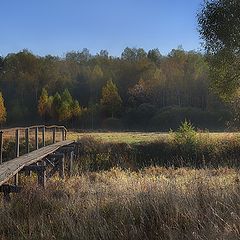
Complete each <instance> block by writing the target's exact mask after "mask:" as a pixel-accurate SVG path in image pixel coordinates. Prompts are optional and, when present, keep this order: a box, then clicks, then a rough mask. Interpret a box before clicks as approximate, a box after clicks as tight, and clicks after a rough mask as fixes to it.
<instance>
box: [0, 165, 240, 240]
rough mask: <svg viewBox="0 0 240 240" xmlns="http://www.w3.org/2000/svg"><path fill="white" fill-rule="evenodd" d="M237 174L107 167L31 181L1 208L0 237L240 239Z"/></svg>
mask: <svg viewBox="0 0 240 240" xmlns="http://www.w3.org/2000/svg"><path fill="white" fill-rule="evenodd" d="M239 177H240V175H239V173H238V172H237V171H235V170H232V169H228V168H221V169H217V170H190V169H185V168H181V169H177V170H174V169H165V168H153V167H151V168H146V169H144V170H143V171H140V172H131V171H122V170H121V169H116V168H115V169H112V170H110V171H106V172H98V173H85V174H83V175H80V176H77V177H73V178H70V179H68V180H66V181H60V180H57V179H54V180H52V181H51V182H49V184H48V188H47V189H46V190H41V189H38V188H36V186H35V185H34V184H33V183H32V184H31V185H29V184H28V185H26V186H25V190H24V191H23V192H22V193H21V194H19V195H17V196H15V197H14V198H13V200H12V202H11V204H10V205H8V206H7V207H5V208H1V211H0V223H1V224H0V237H1V239H6V240H10V239H20V240H21V239H69V240H70V239H71V240H74V239H87V240H89V239H93V240H94V239H109V240H112V239H139V240H140V239H163V240H168V239H169V240H170V239H176V240H179V239H238V238H239V237H240V236H239V228H240V225H239V223H240V221H239V220H240V209H239V201H240V198H239V196H240V190H239V189H240V188H239Z"/></svg>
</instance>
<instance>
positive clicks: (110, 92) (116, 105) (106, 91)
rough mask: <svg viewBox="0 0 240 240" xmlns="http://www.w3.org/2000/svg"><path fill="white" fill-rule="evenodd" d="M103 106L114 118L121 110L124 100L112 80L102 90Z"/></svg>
mask: <svg viewBox="0 0 240 240" xmlns="http://www.w3.org/2000/svg"><path fill="white" fill-rule="evenodd" d="M101 105H102V106H103V108H104V109H105V110H106V111H107V112H109V113H110V114H111V116H112V117H114V114H116V113H117V112H118V111H119V110H120V108H121V105H122V99H121V97H120V95H119V93H118V89H117V86H116V84H114V83H113V81H112V80H109V81H108V82H107V84H106V86H104V87H103V89H102V98H101Z"/></svg>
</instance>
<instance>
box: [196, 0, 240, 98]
mask: <svg viewBox="0 0 240 240" xmlns="http://www.w3.org/2000/svg"><path fill="white" fill-rule="evenodd" d="M239 16H240V1H238V0H231V1H230V0H211V1H210V0H207V1H205V2H204V4H203V7H202V9H201V11H200V12H199V13H198V23H199V32H200V34H201V37H202V39H203V40H204V46H205V49H206V51H207V53H208V62H209V65H210V77H211V79H212V86H213V89H214V90H215V92H216V93H217V94H218V95H219V96H220V97H222V98H223V99H224V100H226V101H229V100H230V99H232V97H234V95H235V93H236V92H238V89H239V87H240V81H239V78H240V17H239Z"/></svg>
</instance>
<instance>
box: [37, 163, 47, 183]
mask: <svg viewBox="0 0 240 240" xmlns="http://www.w3.org/2000/svg"><path fill="white" fill-rule="evenodd" d="M37 175H38V185H39V186H42V187H43V188H45V187H46V181H47V174H46V162H43V163H42V165H41V166H39V169H38V171H37Z"/></svg>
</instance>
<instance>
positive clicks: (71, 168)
mask: <svg viewBox="0 0 240 240" xmlns="http://www.w3.org/2000/svg"><path fill="white" fill-rule="evenodd" d="M73 157H74V152H73V151H71V152H70V158H69V169H68V175H69V177H71V176H72V175H73Z"/></svg>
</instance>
